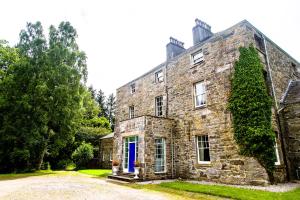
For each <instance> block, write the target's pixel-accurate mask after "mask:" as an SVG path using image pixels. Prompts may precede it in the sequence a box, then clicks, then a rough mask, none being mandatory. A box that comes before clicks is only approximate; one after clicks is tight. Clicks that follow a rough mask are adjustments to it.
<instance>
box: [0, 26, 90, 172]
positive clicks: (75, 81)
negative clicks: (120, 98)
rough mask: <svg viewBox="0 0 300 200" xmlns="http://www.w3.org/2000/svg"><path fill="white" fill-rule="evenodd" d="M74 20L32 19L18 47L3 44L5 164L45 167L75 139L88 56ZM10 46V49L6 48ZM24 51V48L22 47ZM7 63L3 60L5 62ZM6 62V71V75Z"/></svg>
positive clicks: (1, 153) (1, 163)
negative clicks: (47, 160) (52, 23)
mask: <svg viewBox="0 0 300 200" xmlns="http://www.w3.org/2000/svg"><path fill="white" fill-rule="evenodd" d="M76 37H77V33H76V30H75V29H74V28H73V27H72V26H71V25H70V23H69V22H62V23H61V24H60V25H59V27H58V29H56V28H55V27H54V26H51V27H50V30H49V40H48V41H47V40H46V37H45V36H44V34H43V28H42V25H41V23H40V22H37V23H35V24H31V23H28V24H27V27H26V30H22V31H21V33H20V41H19V44H18V45H17V48H18V49H12V48H6V47H3V45H1V50H3V51H4V52H6V53H7V54H9V55H10V56H6V54H5V53H3V51H1V52H0V53H1V55H0V57H1V58H4V60H5V62H3V61H2V62H1V65H2V69H1V82H0V97H1V100H0V121H1V122H0V123H1V126H0V139H1V140H0V141H1V145H0V170H2V171H14V170H24V169H40V167H41V165H42V163H43V160H44V156H45V155H46V156H47V155H49V154H50V155H51V154H53V155H55V154H58V152H59V150H60V149H61V148H63V147H65V146H66V144H67V143H68V142H71V141H72V140H73V139H74V134H75V132H76V130H77V128H78V124H79V122H80V119H81V118H82V113H81V104H80V102H82V96H81V94H82V92H83V91H84V88H83V86H82V82H81V81H83V82H84V81H85V80H86V78H87V69H86V57H85V54H84V52H81V51H79V49H78V46H77V44H76ZM5 48H6V49H5ZM18 52H20V53H18ZM3 63H4V64H3ZM3 66H5V67H4V68H5V74H4V75H3Z"/></svg>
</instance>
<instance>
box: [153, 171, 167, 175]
mask: <svg viewBox="0 0 300 200" xmlns="http://www.w3.org/2000/svg"><path fill="white" fill-rule="evenodd" d="M166 173H167V172H166V171H163V172H154V174H166Z"/></svg>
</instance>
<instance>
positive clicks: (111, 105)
mask: <svg viewBox="0 0 300 200" xmlns="http://www.w3.org/2000/svg"><path fill="white" fill-rule="evenodd" d="M106 109H107V118H108V120H109V123H110V124H111V127H112V129H113V130H114V124H115V110H116V97H115V96H114V94H110V95H109V96H108V99H107V102H106Z"/></svg>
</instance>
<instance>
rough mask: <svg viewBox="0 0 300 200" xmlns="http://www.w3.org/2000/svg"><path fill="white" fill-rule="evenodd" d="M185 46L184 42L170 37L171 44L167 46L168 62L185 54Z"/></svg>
mask: <svg viewBox="0 0 300 200" xmlns="http://www.w3.org/2000/svg"><path fill="white" fill-rule="evenodd" d="M183 45H184V43H183V42H180V41H179V40H177V39H175V38H173V37H170V42H169V43H168V44H167V60H169V59H172V58H174V57H175V56H178V55H179V54H181V53H182V52H184V51H185V48H184V47H183Z"/></svg>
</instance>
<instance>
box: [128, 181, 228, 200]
mask: <svg viewBox="0 0 300 200" xmlns="http://www.w3.org/2000/svg"><path fill="white" fill-rule="evenodd" d="M126 186H129V187H132V188H134V189H146V190H153V191H157V192H165V193H169V194H172V195H175V196H174V197H173V199H180V200H193V199H202V200H220V199H223V198H221V197H218V196H212V195H207V194H202V193H193V192H187V191H183V190H175V189H172V188H167V187H162V186H160V185H158V184H145V185H140V184H129V185H126ZM176 197H177V198H176Z"/></svg>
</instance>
